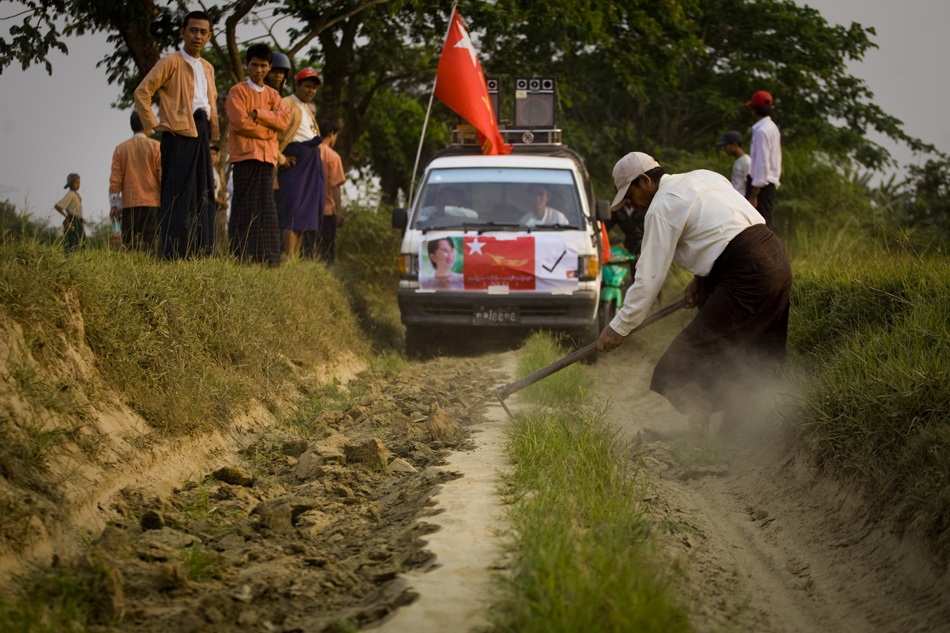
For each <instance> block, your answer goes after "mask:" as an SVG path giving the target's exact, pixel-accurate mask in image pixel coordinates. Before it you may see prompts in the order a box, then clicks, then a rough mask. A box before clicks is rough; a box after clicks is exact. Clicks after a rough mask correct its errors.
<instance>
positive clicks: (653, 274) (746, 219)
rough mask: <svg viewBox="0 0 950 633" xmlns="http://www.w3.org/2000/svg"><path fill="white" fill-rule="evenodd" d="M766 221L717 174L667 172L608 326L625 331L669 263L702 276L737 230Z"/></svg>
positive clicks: (641, 313)
mask: <svg viewBox="0 0 950 633" xmlns="http://www.w3.org/2000/svg"><path fill="white" fill-rule="evenodd" d="M755 224H765V220H763V219H762V216H761V215H759V212H758V211H756V210H755V207H753V206H752V205H751V204H749V201H748V200H746V199H745V198H744V197H743V196H742V194H740V193H739V192H738V191H736V190H735V189H733V188H732V183H731V182H729V181H728V180H726V178H725V177H724V176H722V175H721V174H717V173H715V172H711V171H707V170H705V169H699V170H696V171H691V172H687V173H685V174H675V175H665V176H663V177H662V178H660V183H659V188H658V189H657V192H656V195H655V196H654V197H653V202H651V203H650V208H649V209H647V212H646V216H645V218H644V222H643V228H644V231H643V245H642V250H641V253H640V259H638V260H637V274H636V277H635V278H634V281H633V285H632V286H630V288H629V289H628V290H627V295H626V297H624V301H623V306H621V308H620V310H619V311H618V312H617V316H615V317H614V319H613V321H611V322H610V327H611V328H612V329H613V330H614V331H615V332H617V333H618V334H620V335H621V336H626V335H627V334H629V333H630V330H632V329H633V328H635V327H637V326H638V325H640V323H642V322H643V319H644V318H645V317H646V316H647V311H648V310H649V309H650V306H651V305H653V301H654V300H655V299H656V296H657V294H659V292H660V288H661V287H662V286H663V282H664V281H665V280H666V274H667V272H669V269H670V265H671V264H672V263H674V262H675V263H676V264H678V265H680V266H682V267H683V268H685V269H686V270H688V271H690V272H691V273H693V274H694V275H698V276H700V277H705V276H706V275H708V274H709V271H711V270H712V267H713V264H714V263H715V262H716V259H717V258H718V257H719V255H721V254H722V252H723V251H724V250H725V248H726V246H727V245H728V244H729V242H730V241H732V238H734V237H735V236H736V235H738V234H739V233H741V232H742V231H744V230H746V229H747V228H749V227H750V226H753V225H755Z"/></svg>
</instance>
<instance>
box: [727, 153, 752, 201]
mask: <svg viewBox="0 0 950 633" xmlns="http://www.w3.org/2000/svg"><path fill="white" fill-rule="evenodd" d="M750 167H752V157H751V156H749V155H748V154H743V155H742V156H740V157H739V158H737V159H736V162H734V163H732V188H733V189H735V190H736V191H738V192H739V193H741V194H742V195H743V196H744V195H745V187H746V184H747V183H746V176H748V175H749V168H750Z"/></svg>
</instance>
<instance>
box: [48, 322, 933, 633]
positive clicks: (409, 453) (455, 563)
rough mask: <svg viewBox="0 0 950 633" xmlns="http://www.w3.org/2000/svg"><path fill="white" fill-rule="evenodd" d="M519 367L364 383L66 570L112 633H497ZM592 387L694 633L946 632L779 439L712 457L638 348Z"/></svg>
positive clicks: (849, 512)
mask: <svg viewBox="0 0 950 633" xmlns="http://www.w3.org/2000/svg"><path fill="white" fill-rule="evenodd" d="M513 364H514V354H513V353H511V352H507V353H495V354H486V355H484V356H480V357H462V358H441V359H436V360H433V361H430V362H428V363H423V364H418V363H414V364H412V365H410V366H409V367H408V368H407V369H406V370H405V371H404V372H403V374H402V375H400V376H398V377H391V376H390V377H382V376H369V375H362V376H360V377H357V378H355V379H354V380H353V381H352V382H351V383H350V384H349V385H348V393H349V397H348V400H347V402H345V403H343V404H341V406H340V407H339V408H338V409H330V410H327V411H324V413H323V414H321V416H320V417H319V418H318V419H317V420H315V421H314V422H315V424H314V427H313V428H314V429H315V431H314V432H313V433H312V434H310V435H305V436H302V437H299V436H295V435H293V434H288V433H280V432H276V431H273V430H272V431H266V430H265V431H264V432H263V434H262V435H259V436H257V437H256V438H254V439H252V440H250V441H247V440H245V441H243V442H236V443H235V444H234V446H233V451H234V452H233V453H230V454H228V453H227V452H226V451H224V450H222V449H221V448H220V447H218V449H217V450H216V452H215V453H214V454H213V455H212V456H211V457H209V458H207V459H206V461H203V462H201V463H198V464H193V466H194V468H193V472H194V473H195V475H196V477H192V478H191V479H190V480H189V481H181V480H180V479H178V480H176V481H174V482H171V481H170V482H166V483H168V484H172V485H175V486H177V487H176V489H175V490H174V492H173V493H172V494H168V495H164V496H162V495H156V494H154V492H152V490H154V487H151V488H148V489H142V488H137V487H135V486H127V487H126V488H125V489H123V491H122V492H121V493H120V494H118V495H115V496H114V497H113V498H112V502H111V504H110V505H109V506H108V507H102V508H101V510H102V515H103V518H108V519H109V520H111V522H112V525H111V526H110V527H108V528H106V530H105V531H104V532H102V533H101V534H98V533H96V534H93V535H92V539H91V540H93V541H94V545H93V547H91V548H90V549H89V550H87V551H86V552H85V553H84V554H82V555H81V556H79V557H76V558H69V559H64V560H63V562H62V563H61V564H68V565H72V566H74V569H75V570H76V571H77V573H79V574H87V575H89V577H90V578H96V579H98V580H99V581H100V582H102V583H104V584H103V589H102V590H101V591H100V592H99V594H98V603H97V605H96V608H97V612H98V614H99V615H100V617H102V618H104V619H106V618H111V617H113V616H121V618H122V624H121V626H119V627H117V628H109V627H105V628H101V629H98V630H101V631H108V630H122V631H142V632H153V631H154V632H162V633H166V632H168V631H175V632H176V633H177V632H185V631H196V632H198V631H209V632H210V631H214V632H218V631H221V632H224V631H243V630H258V631H307V632H310V631H314V632H319V631H338V630H344V629H341V628H340V626H341V623H342V622H343V621H349V622H351V623H355V624H358V625H359V626H361V627H366V628H376V627H379V628H380V630H382V631H383V632H384V633H400V632H402V631H406V632H410V631H411V632H413V633H420V632H422V631H446V632H451V631H460V632H461V631H468V630H470V629H471V628H472V627H473V626H478V625H482V624H484V620H483V619H482V617H481V615H480V614H481V613H483V611H482V610H483V609H484V608H485V606H486V604H487V601H488V589H489V577H490V573H491V572H492V571H495V570H496V568H497V567H498V564H499V562H500V561H501V560H502V558H501V555H500V551H499V548H500V543H499V541H498V540H497V539H496V538H494V535H495V534H496V533H497V532H498V531H499V530H501V529H503V528H504V525H503V523H502V520H501V517H502V515H503V507H502V506H501V503H500V500H499V498H498V495H497V488H496V485H497V481H498V479H497V471H498V470H500V469H504V468H506V467H507V466H506V462H505V458H504V456H503V452H502V451H503V428H504V417H503V416H502V413H501V410H500V408H499V407H498V405H497V403H496V402H495V400H494V394H493V392H492V387H493V386H495V385H498V384H502V383H504V382H507V381H509V380H511V379H512V374H511V372H512V367H513ZM592 371H593V372H594V374H595V377H596V379H597V384H598V386H597V389H596V397H597V398H599V399H601V400H607V399H609V400H610V401H611V406H610V407H609V409H608V414H607V415H608V420H609V422H610V423H611V424H613V425H615V426H616V427H617V429H618V430H619V431H620V434H619V438H620V440H621V441H625V442H628V443H629V445H630V446H629V452H630V455H631V458H632V459H636V460H638V462H639V463H641V464H642V465H643V474H644V475H645V479H644V481H645V482H646V483H647V485H648V489H649V491H650V492H649V497H650V501H651V506H652V512H653V514H654V516H655V518H656V521H657V525H658V527H659V528H661V529H659V530H658V532H660V533H662V534H664V535H665V536H664V541H663V552H664V555H665V556H666V557H667V558H668V560H669V562H670V564H671V565H673V566H675V567H676V568H677V569H679V570H681V571H682V572H683V574H682V580H681V582H680V583H679V586H678V591H679V592H680V594H681V595H682V596H684V599H685V600H686V601H687V602H688V604H689V605H690V608H691V611H692V615H693V624H694V626H695V628H696V630H697V631H700V632H701V633H705V632H707V631H709V632H712V631H723V630H738V631H775V632H780V633H791V632H801V633H805V632H814V631H829V632H831V631H835V632H837V631H844V632H855V633H857V632H863V631H894V632H898V631H901V632H903V631H947V630H948V627H947V622H950V600H948V599H947V598H946V596H948V595H950V584H948V579H947V577H946V576H944V577H943V578H938V576H937V574H936V572H935V571H934V570H933V569H932V568H931V566H930V563H929V561H928V560H927V559H926V556H925V555H923V554H922V553H921V552H922V550H921V549H920V548H917V547H915V546H914V544H912V543H902V542H901V541H899V540H898V539H897V538H896V537H895V536H894V535H892V534H889V533H887V532H886V531H884V530H882V529H881V528H880V527H875V526H874V525H870V524H868V523H867V522H866V520H865V515H864V513H863V511H862V506H861V500H860V498H859V495H858V494H857V493H856V492H855V491H853V490H848V489H846V488H842V487H840V486H837V485H835V484H833V483H832V482H829V481H828V480H826V479H822V478H820V477H818V476H816V474H815V472H814V471H813V470H812V469H811V468H810V467H809V466H808V465H807V463H806V462H805V460H803V459H801V458H800V457H798V456H796V455H794V454H791V453H788V452H787V451H783V450H781V447H780V446H778V445H777V442H775V440H774V438H775V437H776V435H777V432H776V429H775V428H774V427H770V426H768V425H763V426H762V427H760V428H756V429H750V430H749V433H747V434H746V435H747V436H746V438H745V442H744V443H743V444H742V445H740V446H737V447H731V448H729V450H726V451H723V452H721V453H713V454H712V458H708V455H707V459H706V460H705V461H696V460H694V459H691V458H690V454H691V453H695V449H696V446H695V444H690V443H689V442H688V441H684V439H683V437H684V435H685V431H686V423H685V420H684V419H683V418H682V417H681V416H679V415H678V414H676V413H675V412H674V411H673V410H672V408H671V407H670V406H669V405H668V404H667V403H666V401H665V400H663V399H662V398H660V397H659V396H657V395H656V394H653V393H651V392H649V390H648V388H647V385H648V381H649V377H650V374H651V371H652V363H651V362H650V361H649V360H648V359H647V356H646V354H645V353H644V352H643V351H642V348H640V347H639V346H638V345H636V344H635V341H628V342H627V343H625V344H624V346H622V347H621V348H620V349H619V350H617V351H616V352H614V353H612V354H610V355H602V356H601V359H600V362H599V363H598V364H596V365H595V366H593V368H592ZM433 403H435V406H433ZM509 403H511V405H512V406H517V396H515V397H513V398H511V399H510V400H509ZM264 428H266V425H265V427H264ZM225 465H230V466H232V468H229V469H224V470H220V468H221V467H222V466H225ZM153 470H155V469H153ZM175 472H177V471H175ZM252 472H253V475H252V474H251V473H252ZM172 476H175V475H172ZM142 478H143V479H150V480H152V481H153V483H154V480H155V479H156V478H159V477H158V473H152V476H151V477H142Z"/></svg>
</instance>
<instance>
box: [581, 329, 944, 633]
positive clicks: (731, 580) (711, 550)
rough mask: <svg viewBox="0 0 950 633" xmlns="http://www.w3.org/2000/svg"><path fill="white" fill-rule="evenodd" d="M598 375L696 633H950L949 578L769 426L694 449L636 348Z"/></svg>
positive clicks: (620, 353)
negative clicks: (637, 467)
mask: <svg viewBox="0 0 950 633" xmlns="http://www.w3.org/2000/svg"><path fill="white" fill-rule="evenodd" d="M594 372H595V374H596V376H597V383H598V387H597V391H598V395H599V397H601V398H603V399H610V400H611V402H612V405H611V407H610V408H609V411H608V417H609V421H610V422H611V424H613V425H614V426H615V427H616V428H617V429H618V430H619V431H620V432H621V437H623V438H625V439H626V440H627V441H628V442H630V444H631V455H632V457H633V459H636V460H637V461H638V462H639V463H641V464H642V466H643V470H644V474H645V475H646V478H645V479H646V481H647V482H649V483H648V486H649V489H650V493H649V499H650V507H651V513H652V514H653V516H654V518H655V520H656V521H657V525H658V527H659V528H660V532H661V533H663V534H665V537H664V539H663V544H664V554H665V555H666V557H667V560H668V561H669V564H670V565H671V566H673V567H674V568H675V569H677V570H678V571H680V572H682V577H681V580H680V582H679V583H678V587H677V589H678V591H679V592H680V594H681V595H682V596H683V598H684V599H685V600H687V601H688V603H689V604H690V606H691V613H692V623H693V625H694V626H695V628H696V630H697V631H699V632H700V633H705V632H714V631H770V632H775V633H793V632H795V633H807V632H821V631H828V632H846V633H847V632H853V633H860V632H868V631H879V632H885V631H888V632H891V631H892V632H894V633H897V632H905V631H921V632H923V631H933V632H937V631H948V630H950V577H948V575H947V573H946V570H945V569H940V568H938V567H937V566H936V564H935V563H934V561H933V559H932V558H931V557H930V556H928V554H927V548H926V545H925V544H924V543H923V542H921V541H918V540H917V539H916V538H915V536H914V535H913V534H910V533H905V534H903V535H901V536H900V537H899V536H898V535H897V534H896V533H895V532H894V531H893V530H892V529H891V528H889V527H888V525H889V524H888V520H887V519H885V520H884V521H872V520H871V517H870V516H869V513H868V511H867V506H866V505H865V503H864V500H863V499H862V497H861V494H860V491H859V490H855V489H854V488H852V487H851V486H848V485H847V484H841V483H839V482H836V481H834V480H833V479H832V478H831V477H829V476H826V475H823V474H822V473H820V472H819V470H818V469H817V468H815V466H814V465H813V464H811V463H810V462H809V460H808V457H807V454H805V453H804V452H801V451H799V450H795V449H793V448H791V447H790V446H788V445H787V443H786V442H785V441H784V440H783V432H782V428H781V424H780V420H779V419H778V418H777V417H776V416H774V415H773V416H771V417H768V416H764V417H762V418H761V419H760V420H759V421H758V422H755V423H749V424H748V425H747V427H746V428H744V429H743V432H742V433H741V434H740V436H739V437H737V438H735V439H734V440H732V441H731V442H729V443H722V442H717V441H715V440H713V441H711V442H708V443H707V442H702V441H697V440H696V439H693V438H691V437H690V435H689V433H688V423H687V420H686V418H685V417H684V416H681V415H679V414H678V413H677V412H676V411H675V410H674V409H673V408H672V407H671V406H670V405H669V404H668V403H667V402H666V400H665V399H663V398H662V397H661V396H659V395H657V394H655V393H652V392H650V391H649V381H650V378H651V376H652V372H653V363H652V362H651V361H650V359H649V355H648V354H647V353H646V352H645V351H644V349H643V348H642V347H641V346H640V345H639V344H638V341H637V340H636V339H632V340H630V341H627V342H625V343H624V345H623V346H621V347H620V348H619V349H618V350H616V351H615V352H614V353H612V354H609V355H601V356H600V360H599V362H598V364H597V365H596V366H595V368H594ZM716 423H717V420H716V417H715V416H714V417H713V421H712V425H711V429H710V430H711V433H712V435H713V436H714V437H715V432H716V430H717V425H716Z"/></svg>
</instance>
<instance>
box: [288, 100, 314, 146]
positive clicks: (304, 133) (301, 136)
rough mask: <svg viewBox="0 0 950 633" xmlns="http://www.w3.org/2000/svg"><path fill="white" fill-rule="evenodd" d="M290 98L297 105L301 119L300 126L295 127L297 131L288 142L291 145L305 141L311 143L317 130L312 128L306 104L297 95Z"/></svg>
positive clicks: (311, 120)
mask: <svg viewBox="0 0 950 633" xmlns="http://www.w3.org/2000/svg"><path fill="white" fill-rule="evenodd" d="M291 97H293V100H294V103H296V104H297V108H298V109H299V110H300V116H302V117H303V118H302V119H301V120H300V125H298V126H297V131H296V132H294V137H293V138H292V139H290V141H291V142H292V143H306V142H307V141H312V140H313V137H315V136H316V135H317V130H316V129H315V128H314V126H313V119H312V118H311V114H310V108H308V107H307V104H306V103H304V102H303V101H301V100H300V99H299V98H298V97H297V95H291Z"/></svg>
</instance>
